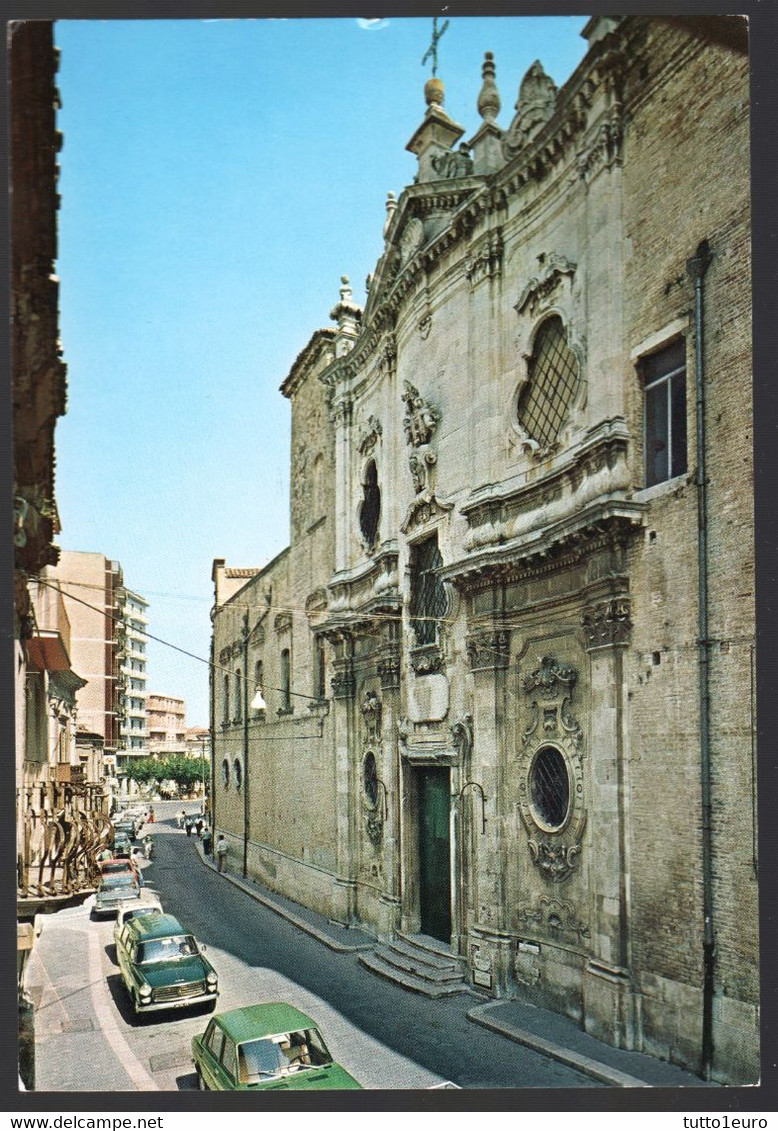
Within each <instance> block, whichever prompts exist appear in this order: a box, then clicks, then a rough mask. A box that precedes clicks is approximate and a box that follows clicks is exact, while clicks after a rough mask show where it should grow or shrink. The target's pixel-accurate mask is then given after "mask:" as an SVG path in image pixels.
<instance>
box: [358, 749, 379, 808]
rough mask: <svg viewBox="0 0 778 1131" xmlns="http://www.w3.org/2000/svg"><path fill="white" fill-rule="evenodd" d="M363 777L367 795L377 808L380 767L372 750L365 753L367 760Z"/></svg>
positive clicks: (364, 764)
mask: <svg viewBox="0 0 778 1131" xmlns="http://www.w3.org/2000/svg"><path fill="white" fill-rule="evenodd" d="M362 777H363V781H364V786H365V796H366V797H367V800H368V801H369V802H370V804H371V805H372V806H373V808H375V806H376V805H377V804H378V767H377V766H376V762H375V754H373V753H372V752H371V753H369V754H366V755H365V761H364V762H363V764H362Z"/></svg>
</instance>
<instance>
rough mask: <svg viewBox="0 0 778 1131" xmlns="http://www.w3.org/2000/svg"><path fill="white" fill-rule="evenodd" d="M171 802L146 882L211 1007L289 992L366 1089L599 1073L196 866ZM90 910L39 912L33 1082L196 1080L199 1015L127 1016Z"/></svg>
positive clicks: (113, 1085) (124, 1086)
mask: <svg viewBox="0 0 778 1131" xmlns="http://www.w3.org/2000/svg"><path fill="white" fill-rule="evenodd" d="M176 810H180V803H179V804H178V805H176V806H171V807H170V808H169V809H168V807H167V806H165V807H161V806H158V807H157V812H158V818H161V819H158V822H157V823H156V824H155V825H154V826H153V835H154V840H155V845H156V851H155V857H154V860H153V861H152V863H151V864H150V865H149V867H148V868H147V869H146V870H145V876H146V882H147V883H148V885H149V886H150V887H153V888H155V889H157V890H158V891H159V893H160V895H161V897H162V903H163V906H164V907H165V909H166V910H168V911H171V912H173V913H174V914H175V915H176V916H177V917H178V918H179V919H181V921H182V922H183V923H184V924H185V925H186V926H187V927H188V928H189V930H191V931H192V932H193V933H194V934H195V935H196V936H197V938H198V939H199V940H200V942H201V943H202V944H205V946H206V948H207V953H208V957H209V958H210V960H211V962H212V963H213V965H214V966H215V967H216V970H217V971H218V973H219V978H220V998H219V1003H218V1006H217V1009H219V1010H225V1009H233V1008H236V1007H237V1006H240V1005H248V1004H253V1003H255V1002H260V1001H289V1002H291V1003H292V1004H294V1005H296V1006H298V1007H299V1008H301V1009H303V1010H304V1011H305V1012H306V1013H309V1014H310V1015H312V1016H313V1017H314V1018H315V1019H316V1020H317V1022H318V1023H319V1025H320V1026H321V1028H322V1030H323V1032H324V1034H325V1037H326V1039H327V1042H328V1044H329V1046H330V1050H331V1051H332V1053H333V1055H334V1056H335V1058H336V1060H338V1061H339V1062H340V1063H341V1064H343V1065H344V1067H345V1068H347V1069H348V1071H349V1072H351V1073H352V1074H353V1075H354V1076H355V1077H356V1078H357V1079H358V1080H359V1081H360V1082H361V1083H362V1084H363V1086H364V1087H366V1088H390V1089H394V1088H402V1089H413V1088H429V1087H433V1086H434V1085H436V1084H440V1083H441V1082H443V1081H451V1082H453V1083H455V1084H456V1085H458V1086H459V1087H460V1088H582V1087H597V1086H598V1085H597V1084H596V1083H595V1082H594V1081H593V1080H591V1079H589V1078H588V1077H585V1076H583V1075H582V1074H580V1073H577V1072H575V1071H573V1070H572V1069H570V1068H567V1067H565V1066H564V1065H562V1064H559V1063H558V1062H556V1061H553V1060H550V1059H547V1058H545V1057H543V1056H541V1055H539V1054H538V1053H535V1052H533V1051H531V1050H529V1049H526V1048H524V1047H523V1046H521V1045H519V1044H517V1043H515V1042H513V1041H510V1040H508V1039H506V1038H504V1037H501V1036H499V1035H498V1034H496V1033H492V1032H490V1031H488V1030H486V1029H483V1028H481V1027H480V1026H477V1025H474V1024H473V1023H472V1022H470V1021H468V1020H467V1017H466V1012H467V1010H468V1009H469V1008H471V1007H472V1005H473V1004H474V1002H475V1001H476V1000H477V999H475V998H474V997H472V996H471V995H469V994H458V995H456V996H454V997H451V998H444V999H438V1000H430V999H428V998H426V997H422V996H420V995H416V994H412V993H409V992H407V991H405V990H403V989H401V988H400V987H398V986H395V985H393V984H392V983H390V982H386V981H384V980H383V979H381V978H378V977H376V976H375V975H374V974H371V973H370V972H369V971H368V970H366V969H365V968H364V967H363V966H361V965H360V964H359V962H358V959H357V957H356V955H355V954H341V953H337V952H334V951H332V950H330V949H329V948H328V947H326V946H325V945H324V944H322V943H320V942H319V941H317V940H316V939H313V938H311V937H310V936H309V935H307V934H305V933H303V932H301V931H300V930H299V929H298V928H296V927H294V926H293V925H292V924H290V923H288V922H287V921H286V920H285V919H283V918H281V917H280V916H278V915H276V914H275V913H274V912H272V911H270V910H269V909H268V908H266V907H264V906H263V905H262V904H260V903H258V902H257V901H256V900H254V899H252V898H251V897H250V896H249V895H246V894H245V893H244V892H242V891H240V890H239V889H238V888H236V887H235V886H234V885H233V884H231V883H230V882H229V880H227V879H226V878H225V877H223V876H219V875H218V874H216V873H215V872H213V871H211V870H210V869H208V868H206V867H205V866H204V865H203V864H202V862H201V860H200V858H199V855H198V853H197V850H196V848H195V844H194V842H193V840H191V839H189V838H187V836H186V834H185V833H183V832H181V831H179V830H178V829H177V828H176V826H175V822H174V819H173V817H172V814H173V813H174V812H175V811H176ZM167 812H169V813H170V814H171V816H170V818H169V819H167V820H166V819H165V817H166V815H167ZM89 912H90V907H89V905H88V904H87V905H86V906H85V907H82V908H72V909H70V910H67V911H62V912H59V913H57V914H56V915H54V916H50V917H49V918H48V920H47V921H46V924H45V927H44V930H43V933H42V935H41V938H40V940H39V942H38V947H37V954H36V955H35V956H34V961H33V963H32V965H31V970H30V977H29V979H28V985H30V986H32V987H33V990H34V993H33V997H34V998H35V999H37V1000H36V1004H37V1007H38V1008H37V1012H36V1069H37V1076H36V1090H44V1091H49V1090H51V1091H68V1090H87V1089H88V1090H90V1091H124V1090H127V1091H134V1090H159V1089H161V1090H163V1091H174V1090H188V1089H190V1088H194V1087H195V1077H194V1071H193V1065H192V1062H191V1056H190V1052H189V1046H190V1042H191V1038H192V1036H193V1035H194V1034H195V1033H198V1032H202V1030H203V1029H204V1027H205V1024H206V1023H207V1014H203V1013H201V1014H200V1015H199V1016H198V1015H194V1016H193V1015H191V1014H190V1013H187V1014H172V1015H171V1014H167V1013H166V1014H162V1013H158V1014H152V1015H149V1016H147V1017H144V1018H141V1019H138V1018H136V1017H135V1016H134V1014H133V1013H132V1010H131V1008H130V1007H129V1002H128V999H127V995H126V991H125V989H124V986H123V984H122V982H121V979H120V977H119V974H118V967H117V966H116V964H115V959H114V949H113V922H112V921H109V920H106V921H97V920H94V919H92V920H90V918H89Z"/></svg>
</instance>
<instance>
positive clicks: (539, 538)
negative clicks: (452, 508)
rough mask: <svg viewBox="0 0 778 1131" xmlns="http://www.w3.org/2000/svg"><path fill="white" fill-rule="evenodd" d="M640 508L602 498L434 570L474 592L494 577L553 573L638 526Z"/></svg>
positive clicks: (509, 578)
mask: <svg viewBox="0 0 778 1131" xmlns="http://www.w3.org/2000/svg"><path fill="white" fill-rule="evenodd" d="M642 516H643V507H642V506H641V504H639V503H633V502H630V501H628V500H618V499H612V500H602V501H600V502H598V503H596V504H594V505H592V506H591V507H587V508H586V509H585V510H584V511H582V512H581V513H580V514H577V515H575V516H574V517H573V518H572V519H571V520H570V521H569V522H566V523H559V524H557V525H556V526H555V527H553V528H550V529H543V530H539V531H537V532H535V533H534V535H532V536H528V537H525V538H519V539H515V540H513V541H511V542H506V543H504V544H502V545H500V547H499V549H495V550H489V551H485V552H483V553H479V554H473V555H472V556H471V557H469V558H462V559H460V560H459V561H455V562H452V563H451V564H450V565H448V566H445V567H444V568H442V569H440V570H439V571H438V574H439V576H440V578H441V580H443V581H450V582H451V583H452V584H453V585H456V586H457V587H458V588H460V589H463V590H467V591H470V592H472V591H474V590H476V589H479V588H482V587H484V588H485V587H488V586H491V585H492V584H493V583H494V582H495V581H496V580H497V581H500V582H503V583H507V582H514V581H522V580H525V579H527V578H530V577H535V576H538V575H539V574H542V573H553V572H555V571H556V570H558V569H561V568H565V567H568V566H570V565H573V564H575V563H576V562H578V561H580V560H581V559H582V558H584V557H586V556H587V555H588V554H590V553H591V552H592V551H593V550H595V549H597V548H598V547H599V546H603V545H607V544H609V543H610V542H612V540H613V539H614V538H620V539H626V538H627V537H629V535H630V533H631V532H632V531H634V530H636V529H638V528H639V527H640V526H641V525H642Z"/></svg>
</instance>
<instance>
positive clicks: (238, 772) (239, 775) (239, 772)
mask: <svg viewBox="0 0 778 1131" xmlns="http://www.w3.org/2000/svg"><path fill="white" fill-rule="evenodd" d="M232 770H233V773H234V775H235V788H236V789H240V787H241V783H242V782H243V767H242V766H241V764H240V758H236V759H235V761H234V762H233V764H232Z"/></svg>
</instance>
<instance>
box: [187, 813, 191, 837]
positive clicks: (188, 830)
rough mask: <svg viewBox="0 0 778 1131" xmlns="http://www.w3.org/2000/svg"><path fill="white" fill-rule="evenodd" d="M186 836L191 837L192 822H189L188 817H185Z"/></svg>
mask: <svg viewBox="0 0 778 1131" xmlns="http://www.w3.org/2000/svg"><path fill="white" fill-rule="evenodd" d="M186 835H187V836H191V835H192V822H191V821H190V820H189V818H188V817H187V821H186Z"/></svg>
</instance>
